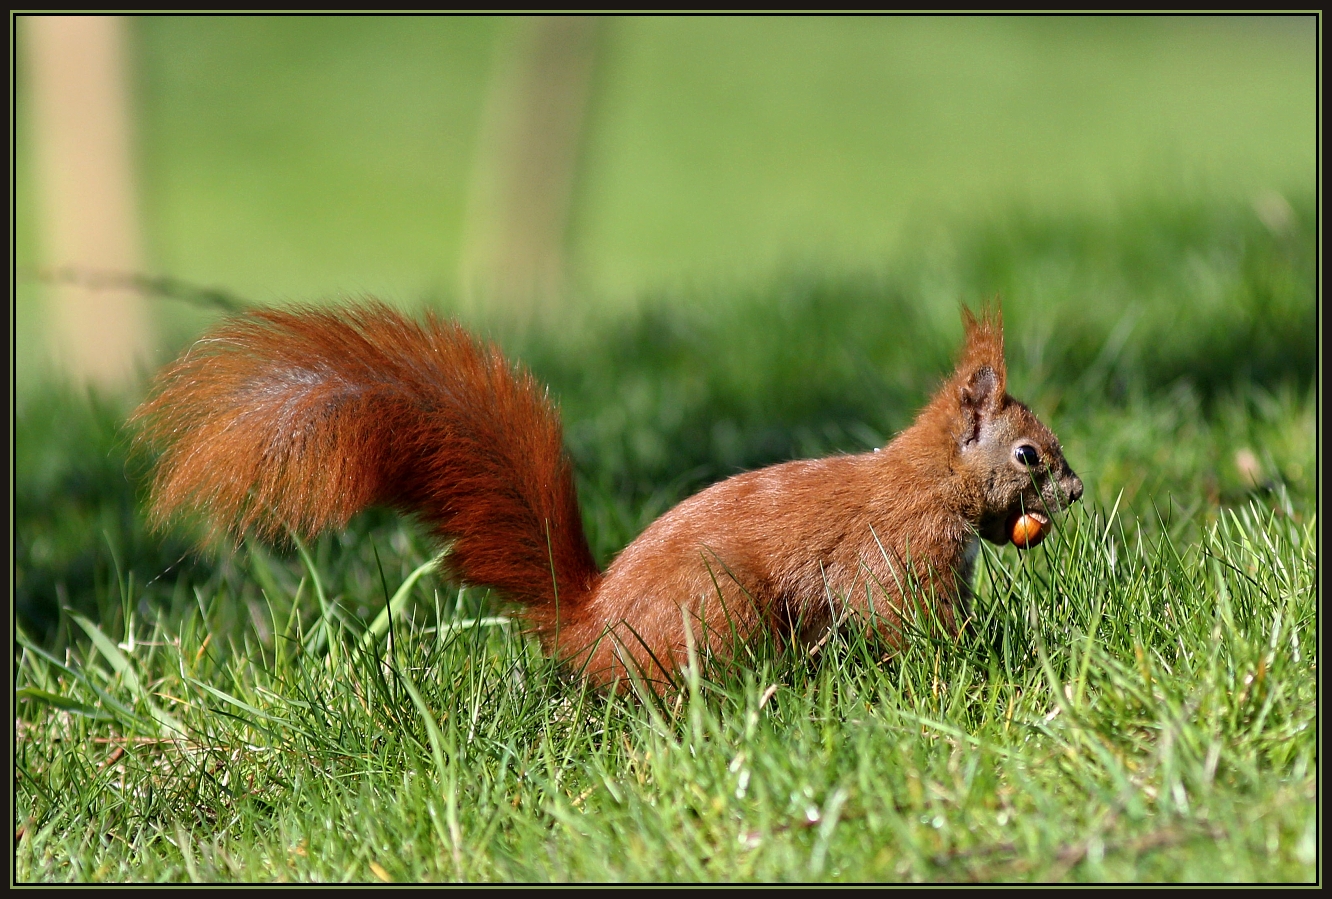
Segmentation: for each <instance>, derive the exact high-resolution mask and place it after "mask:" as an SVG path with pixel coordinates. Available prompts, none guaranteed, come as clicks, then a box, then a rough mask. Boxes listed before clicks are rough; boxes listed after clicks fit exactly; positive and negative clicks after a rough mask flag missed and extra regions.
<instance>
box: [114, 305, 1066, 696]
mask: <svg viewBox="0 0 1332 899" xmlns="http://www.w3.org/2000/svg"><path fill="white" fill-rule="evenodd" d="M964 324H965V329H966V341H965V344H964V347H963V351H962V353H961V357H960V361H959V363H958V366H957V368H956V370H955V371H954V372H953V374H952V376H951V377H949V378H948V380H947V381H945V383H944V384H943V386H941V387H940V389H939V390H938V391H937V392H936V394H935V395H934V397H933V398H932V399H931V400H930V402H929V403H928V404H927V405H926V406H925V408H924V409H923V410H922V411H921V412H920V414H919V415H918V416H917V418H916V420H915V421H914V422H913V424H912V425H911V426H910V427H909V428H907V429H906V430H905V431H903V432H902V433H901V434H899V435H898V436H897V437H896V438H895V439H894V440H893V441H892V442H891V443H889V444H888V445H887V446H885V447H883V448H882V449H881V450H878V451H875V452H873V453H865V454H860V455H844V456H832V457H829V458H825V459H818V460H809V461H797V462H787V463H785V464H782V465H775V466H771V467H769V468H764V469H760V470H757V471H751V472H747V473H744V474H740V475H736V476H735V477H732V478H729V479H727V480H725V481H722V482H720V483H718V484H714V485H712V486H711V487H709V488H707V489H706V490H703V491H702V492H700V493H698V494H697V495H695V496H693V497H691V498H690V499H687V500H685V501H684V502H682V503H680V504H679V505H678V506H676V507H675V508H674V509H672V510H670V511H669V512H667V513H666V514H665V515H663V516H662V517H661V518H659V519H658V520H657V521H655V522H654V523H653V524H652V525H651V526H649V527H648V528H647V530H645V531H644V532H643V534H642V535H640V536H639V537H638V539H636V540H635V541H634V542H633V543H631V544H630V545H629V546H628V547H626V548H625V550H624V551H623V552H622V553H621V554H620V555H619V556H618V557H617V558H616V559H615V561H614V562H613V563H612V564H611V565H610V567H609V568H608V569H607V571H606V572H605V573H604V574H602V573H600V572H599V571H598V570H597V568H596V565H595V564H594V562H593V560H592V555H591V552H590V551H589V549H588V546H587V541H586V539H585V537H584V535H583V528H582V521H581V517H580V513H579V510H578V506H577V499H576V495H575V492H574V486H573V478H572V473H571V469H570V465H569V460H568V458H567V456H566V455H565V453H564V449H563V445H562V438H561V428H560V423H559V418H558V416H557V414H556V412H555V410H554V408H553V407H552V405H551V403H550V402H549V400H548V398H547V397H546V394H545V392H544V391H543V390H542V389H541V388H540V387H539V385H537V384H536V382H535V381H534V380H533V379H532V377H531V376H530V375H529V374H527V373H526V372H524V371H521V370H518V369H515V368H513V367H511V366H510V365H509V364H508V363H506V362H505V361H504V359H503V358H502V357H501V356H500V355H499V353H498V351H496V350H495V349H494V348H493V347H491V346H489V345H485V344H481V343H479V342H477V341H476V340H475V339H473V338H471V337H470V336H469V335H467V334H466V332H464V331H463V330H462V329H461V328H459V327H458V326H457V325H456V324H452V323H448V322H443V321H440V320H438V319H435V318H427V319H426V320H425V321H424V322H422V323H416V322H413V321H411V320H409V319H406V318H404V317H403V316H401V315H399V314H398V313H396V312H394V311H392V310H391V309H389V308H388V307H386V306H383V305H379V304H371V305H365V306H361V307H358V308H346V309H334V310H317V309H295V310H289V311H276V310H265V311H258V312H253V313H250V314H248V315H245V316H242V317H239V318H236V319H232V320H230V321H228V322H226V323H224V324H223V325H221V326H220V327H219V328H218V329H217V330H215V331H214V332H212V333H211V334H209V335H207V336H206V337H204V338H203V339H201V340H200V341H199V342H198V343H196V344H195V346H194V347H193V348H192V349H191V350H190V351H189V352H187V353H186V354H185V355H183V356H182V357H181V358H180V359H179V360H178V361H177V362H175V363H174V364H173V365H171V366H169V367H168V368H166V369H165V370H164V371H163V372H162V373H161V374H160V375H159V377H158V379H157V381H156V383H155V388H154V392H153V394H152V396H151V397H150V398H149V399H148V400H147V401H146V402H145V403H144V405H143V406H142V407H140V409H139V410H138V411H137V412H136V414H135V420H136V422H137V423H138V425H139V427H140V428H141V435H142V439H143V440H144V441H145V442H146V443H147V444H148V445H151V446H155V447H158V448H160V449H161V451H162V454H161V457H160V460H159V462H158V466H157V472H156V478H155V481H154V486H153V495H152V513H153V516H154V520H155V521H157V522H159V523H160V522H164V521H166V520H167V519H169V518H171V517H173V516H175V515H177V514H179V513H181V512H183V511H185V510H189V509H194V510H198V511H200V512H202V514H203V516H204V518H205V520H206V521H208V522H209V523H210V524H211V526H212V527H214V528H215V529H221V530H230V531H232V532H237V533H238V532H241V531H245V530H251V529H252V530H254V531H256V532H257V533H259V534H261V535H263V536H268V537H273V536H278V535H281V534H282V533H284V532H285V531H286V530H287V529H290V530H291V531H292V532H294V533H296V534H298V535H301V536H310V535H313V534H315V533H318V532H320V531H322V530H325V529H329V528H338V527H342V526H343V525H345V524H346V522H347V520H348V519H349V518H350V517H351V515H353V514H354V513H356V512H357V511H359V510H361V509H364V508H366V507H367V506H371V505H380V504H383V505H389V506H393V507H395V508H398V509H401V510H403V511H405V512H409V513H413V514H415V515H417V516H419V517H420V518H421V519H422V520H423V521H424V522H425V523H426V524H427V525H428V526H429V527H431V528H432V530H433V531H434V532H435V534H436V535H437V537H438V538H439V539H440V540H441V541H442V542H445V543H447V544H448V546H449V560H450V566H451V568H452V572H453V574H454V575H455V576H456V577H458V578H459V579H460V580H462V581H465V582H468V583H473V584H478V585H485V586H490V587H495V588H496V589H498V590H499V591H501V592H502V593H503V594H505V595H506V596H507V597H508V598H509V599H511V600H513V601H515V602H516V603H518V604H519V605H520V607H521V608H522V610H523V611H524V613H525V614H526V615H527V616H528V618H529V619H530V620H531V621H532V623H533V624H534V626H535V627H536V629H537V630H538V632H539V633H540V634H541V635H542V638H543V640H544V642H545V644H546V646H547V649H548V650H549V651H551V652H553V653H556V654H557V655H558V656H559V657H560V658H562V659H564V660H566V661H567V662H568V663H570V664H571V665H573V666H575V667H577V668H578V669H580V670H582V671H584V672H585V674H586V675H587V676H588V677H590V678H591V679H592V680H593V681H594V682H596V683H598V684H608V683H610V682H612V681H614V680H616V679H617V678H621V679H622V678H625V677H626V676H630V675H637V676H641V677H643V678H645V679H647V680H648V681H651V682H654V683H656V684H658V685H663V684H666V683H669V682H671V681H672V680H673V679H674V677H675V676H676V673H677V671H678V670H679V668H680V667H681V666H683V665H685V664H687V663H688V658H689V652H690V648H691V646H692V647H693V648H694V650H696V651H699V652H702V653H711V654H715V655H720V656H725V655H727V654H728V653H730V652H731V651H733V649H734V648H735V646H736V645H737V643H738V642H744V641H748V640H753V639H755V638H756V637H759V636H760V635H763V634H776V635H778V636H781V637H783V638H786V639H793V640H796V641H800V642H808V641H812V640H816V639H818V638H819V637H820V636H821V635H822V634H823V633H825V632H826V631H827V629H828V628H829V627H833V626H837V625H838V624H839V623H842V622H848V621H851V622H860V623H861V625H862V626H864V627H867V628H871V629H872V630H873V631H874V632H875V633H877V634H878V635H879V636H881V637H882V638H883V640H884V641H885V642H886V643H887V644H888V645H889V646H892V645H896V644H898V643H900V641H901V639H903V634H904V628H903V621H904V619H905V618H909V617H915V616H917V615H920V614H925V615H927V616H929V617H931V618H933V619H934V620H936V621H937V622H938V623H939V624H941V625H942V626H943V627H944V628H946V629H949V630H956V629H957V628H958V627H959V626H960V624H961V622H962V619H963V617H964V616H965V611H966V610H965V604H966V602H967V599H968V597H969V586H968V582H969V579H970V575H971V565H972V560H973V559H974V545H975V541H976V538H977V535H978V534H979V535H981V536H984V537H986V538H987V539H990V540H992V541H994V542H996V543H1003V542H1005V541H1007V540H1008V539H1009V538H1008V529H1007V527H1006V523H1007V522H1009V521H1010V520H1011V518H1012V516H1013V515H1015V514H1022V510H1023V509H1035V508H1036V507H1037V506H1038V505H1040V506H1044V507H1045V509H1046V510H1047V511H1052V510H1057V509H1059V508H1062V507H1063V506H1064V505H1067V503H1068V502H1071V501H1073V500H1076V499H1077V498H1078V496H1080V495H1081V492H1082V484H1081V482H1080V481H1079V480H1078V479H1077V476H1076V475H1074V474H1073V472H1072V470H1071V469H1069V467H1068V464H1067V462H1066V461H1065V460H1064V458H1063V454H1062V450H1061V449H1060V447H1059V444H1058V441H1057V440H1056V439H1055V437H1054V435H1053V434H1052V433H1051V432H1050V431H1049V430H1048V429H1047V428H1045V426H1044V425H1042V424H1041V423H1040V422H1039V421H1038V420H1037V419H1036V418H1035V416H1034V415H1032V414H1031V412H1030V410H1028V409H1027V407H1026V406H1024V405H1022V404H1021V403H1019V402H1017V401H1016V400H1014V399H1013V398H1012V397H1009V396H1008V395H1007V393H1006V392H1005V384H1006V372H1005V368H1004V358H1003V328H1002V322H1001V321H1000V319H999V315H998V313H997V312H995V313H993V314H987V315H985V316H983V317H982V318H981V319H979V320H978V319H976V318H975V317H974V316H973V315H972V314H971V313H970V312H964ZM1014 447H1021V448H1022V451H1026V450H1030V451H1031V452H1032V453H1034V454H1036V455H1038V456H1039V459H1040V462H1039V465H1036V464H1026V463H1019V462H1015V461H1014V457H1013V453H1014V451H1015V450H1014ZM1025 458H1027V459H1030V458H1033V457H1032V456H1027V457H1025Z"/></svg>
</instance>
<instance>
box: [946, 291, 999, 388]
mask: <svg viewBox="0 0 1332 899" xmlns="http://www.w3.org/2000/svg"><path fill="white" fill-rule="evenodd" d="M962 326H963V328H964V329H965V331H966V343H965V344H964V345H963V347H962V358H961V360H960V361H959V362H958V366H957V370H958V373H959V374H962V373H972V374H971V375H969V377H968V382H970V380H971V379H972V378H974V377H975V376H976V375H979V374H980V373H981V370H982V369H986V368H988V369H990V376H991V377H993V379H994V384H993V385H992V386H993V388H994V390H995V399H998V398H999V397H1001V396H1003V394H1004V390H1005V389H1006V388H1007V385H1006V381H1007V375H1008V370H1007V368H1006V367H1005V366H1004V317H1003V311H1002V309H1001V308H1000V306H999V300H998V298H997V297H996V298H995V301H994V304H993V305H987V306H985V307H983V308H982V309H981V316H980V318H979V319H977V318H976V316H975V315H974V314H972V312H971V310H970V309H968V308H966V307H965V306H964V307H962Z"/></svg>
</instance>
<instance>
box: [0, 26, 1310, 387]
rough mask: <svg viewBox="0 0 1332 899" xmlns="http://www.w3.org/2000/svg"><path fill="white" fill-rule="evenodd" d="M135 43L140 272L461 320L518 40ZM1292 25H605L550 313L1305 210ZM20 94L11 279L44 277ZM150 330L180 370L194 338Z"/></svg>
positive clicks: (29, 286) (391, 32) (466, 36)
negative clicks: (498, 108) (472, 227)
mask: <svg viewBox="0 0 1332 899" xmlns="http://www.w3.org/2000/svg"><path fill="white" fill-rule="evenodd" d="M129 24H130V48H131V78H132V85H133V103H134V112H135V118H134V127H135V135H134V140H135V162H136V166H137V177H138V185H139V194H140V208H141V213H142V220H143V229H144V232H145V233H144V243H145V244H146V255H147V260H148V268H149V270H150V271H151V272H154V273H160V274H167V275H170V276H173V277H176V278H180V279H184V280H186V281H190V282H195V283H199V284H203V285H212V286H219V287H223V288H225V289H227V290H230V291H233V292H235V293H237V294H239V295H241V296H244V297H246V298H249V299H253V300H256V301H260V302H275V301H289V300H309V299H315V298H321V297H331V296H339V295H358V294H363V293H372V294H376V295H379V296H382V297H384V298H387V299H390V300H393V301H395V302H402V303H405V304H408V305H412V304H415V303H418V302H420V301H423V300H429V301H433V302H436V303H442V304H444V305H445V306H449V307H455V308H456V307H457V306H458V302H457V296H458V283H459V261H460V258H461V254H462V253H463V249H464V248H463V241H464V236H465V233H466V231H467V227H468V224H467V218H468V216H469V214H471V215H475V214H476V211H475V208H474V207H473V208H472V209H471V211H470V212H469V200H468V198H469V190H470V189H471V184H472V182H473V180H474V179H475V178H476V177H477V173H478V171H480V169H481V167H482V166H483V165H484V162H485V160H484V159H481V158H479V156H480V154H481V153H483V152H484V149H485V148H484V147H482V146H481V144H480V142H479V137H480V133H481V129H482V119H483V115H484V109H485V106H486V103H487V97H488V91H493V90H494V89H495V83H496V75H497V71H498V70H499V69H500V68H501V67H502V62H503V60H502V56H503V52H504V49H505V47H506V46H508V45H509V44H511V43H512V38H513V34H514V32H515V30H517V29H520V28H521V25H522V23H521V22H519V21H518V20H513V19H503V18H467V17H462V18H454V17H387V18H374V17H337V18H333V17H253V18H251V17H170V16H151V17H141V18H133V19H131V20H130V22H129ZM1315 28H1316V25H1315V19H1314V18H1313V17H1311V16H1303V17H1236V18H1225V17H1222V18H1216V17H1211V18H1195V17H1146V18H1138V17H1130V18H1098V17H1072V18H1059V17H1050V18H1047V17H979V18H967V17H961V18H931V17H884V18H690V17H681V18H666V17H646V18H635V17H625V18H613V19H609V20H606V21H604V22H603V23H602V25H601V28H600V30H599V33H598V37H597V48H596V55H595V66H594V70H593V75H592V79H591V87H590V96H589V100H588V112H587V115H586V117H585V120H584V125H583V128H582V135H581V139H580V142H579V147H578V160H577V166H576V177H575V179H574V185H573V196H572V199H571V202H570V211H569V221H568V228H567V234H566V235H565V241H566V249H567V274H568V290H567V296H568V300H567V301H566V302H568V303H569V304H570V305H572V306H574V307H576V308H578V309H580V310H586V311H590V312H591V313H592V314H593V315H600V314H602V313H605V312H610V313H615V312H616V311H617V310H622V309H625V308H628V307H632V306H634V305H635V304H636V303H637V301H639V300H640V299H641V298H642V297H643V296H645V295H661V294H663V293H670V292H672V291H679V290H681V289H684V288H696V287H698V286H700V285H703V286H712V287H716V286H736V285H746V284H752V283H755V282H756V281H757V280H761V279H764V278H768V277H771V276H772V275H773V274H774V273H781V272H789V271H792V270H805V269H814V270H818V271H822V272H830V271H831V272H879V271H884V270H892V269H893V267H894V266H895V265H896V264H897V263H898V262H899V261H900V260H902V259H904V258H907V259H909V258H912V257H913V256H919V255H920V254H921V253H925V252H929V251H931V250H937V249H939V247H941V246H946V245H947V243H948V241H949V239H950V235H954V234H956V233H958V232H959V231H965V230H966V229H968V228H974V227H976V226H978V225H984V224H986V223H990V222H993V221H995V220H998V219H1002V218H1004V217H1005V216H1008V215H1010V214H1012V212H1013V211H1014V210H1023V211H1025V212H1028V213H1034V214H1039V215H1054V216H1060V215H1069V214H1075V215H1079V216H1092V217H1098V216H1099V217H1112V216H1114V215H1115V214H1116V213H1117V212H1118V211H1121V210H1123V209H1125V208H1132V207H1134V205H1135V204H1139V203H1141V202H1142V201H1144V200H1148V201H1150V200H1152V199H1153V198H1156V199H1161V198H1165V197H1170V198H1179V197H1183V198H1186V199H1191V200H1196V199H1199V198H1209V199H1212V198H1220V199H1237V200H1240V201H1242V202H1246V203H1247V202H1249V201H1250V200H1252V199H1253V198H1255V197H1260V196H1262V195H1264V194H1263V192H1266V191H1276V192H1278V193H1280V194H1281V195H1283V196H1293V197H1299V196H1302V195H1307V194H1309V193H1310V192H1311V191H1312V190H1313V185H1314V179H1315V167H1316V163H1315V159H1316V127H1315V123H1316V117H1315V106H1316V91H1317V79H1316V59H1315V56H1316V31H1315ZM19 38H20V40H19V47H18V49H19V53H20V56H21V55H22V53H23V49H24V48H23V43H22V29H21V28H20V31H19ZM506 42H508V44H506ZM23 78H24V75H23V69H22V68H21V67H20V69H19V79H20V84H19V90H18V91H17V93H16V99H17V118H16V121H17V126H18V134H17V141H16V147H17V151H18V160H17V161H18V165H17V169H16V191H15V202H16V222H17V226H18V227H17V237H16V256H17V260H16V261H17V263H18V266H19V267H20V271H23V270H25V269H26V268H27V267H30V266H33V265H35V264H38V263H39V262H41V261H42V248H41V247H40V246H39V242H40V241H39V238H38V237H37V234H38V229H37V227H36V225H35V212H34V208H35V204H34V198H33V190H32V185H31V175H32V173H31V169H32V165H31V162H32V160H31V147H30V146H29V142H28V141H27V140H26V137H25V134H26V128H27V125H28V122H29V118H30V116H29V115H28V112H29V110H28V109H27V108H26V104H25V94H24V91H23V87H24V85H23V83H22V81H23ZM42 296H43V291H42V290H41V289H39V288H38V287H37V286H35V285H34V284H33V283H31V281H30V280H25V279H21V280H20V284H19V291H18V297H17V324H18V340H17V349H18V382H19V389H20V399H21V398H22V396H23V395H26V392H27V390H28V388H29V387H30V386H31V385H32V384H33V382H34V381H35V380H37V379H39V378H40V376H41V375H40V373H41V371H42V364H43V363H42V351H41V349H40V347H41V343H40V341H39V340H37V339H35V336H36V335H37V334H38V333H39V329H40V328H41V326H42V299H41V298H42ZM960 299H964V298H963V297H954V298H952V299H951V300H950V301H949V305H950V306H953V305H955V304H956V302H957V301H958V300H960ZM1012 299H1013V300H1015V301H1016V300H1017V299H1018V298H1012ZM155 308H157V309H159V310H160V314H161V315H162V316H164V322H163V328H164V330H165V334H166V337H165V342H166V343H167V344H168V345H170V346H172V347H175V346H178V345H179V344H180V342H181V341H182V340H184V339H185V338H186V337H187V336H188V335H189V334H190V333H192V332H193V331H194V330H196V329H197V328H198V327H199V326H200V324H201V323H200V321H199V320H198V316H192V315H190V314H189V313H188V312H186V311H182V310H181V309H179V308H177V307H174V306H172V305H171V304H164V305H162V306H160V307H155ZM464 311H465V312H467V311H469V310H468V309H466V308H464ZM474 311H475V310H474V309H473V310H471V312H474ZM949 314H951V311H950V313H949ZM165 352H166V350H164V351H163V353H164V355H165Z"/></svg>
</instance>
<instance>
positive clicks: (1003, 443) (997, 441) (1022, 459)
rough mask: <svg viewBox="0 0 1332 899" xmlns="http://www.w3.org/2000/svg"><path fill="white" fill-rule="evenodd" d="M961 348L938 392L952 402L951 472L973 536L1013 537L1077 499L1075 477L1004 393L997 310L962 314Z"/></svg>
mask: <svg viewBox="0 0 1332 899" xmlns="http://www.w3.org/2000/svg"><path fill="white" fill-rule="evenodd" d="M962 319H963V323H964V325H965V327H966V345H965V347H964V349H963V353H962V359H961V361H960V362H959V363H958V366H957V370H956V371H955V372H954V374H953V376H952V377H951V378H950V379H949V381H948V383H947V384H946V385H945V386H944V388H943V390H942V391H941V392H940V394H941V395H940V397H939V398H940V399H941V400H944V401H945V402H946V403H947V404H948V405H949V406H953V404H954V403H955V404H956V405H955V406H954V409H955V410H956V414H955V415H954V416H950V417H951V418H952V420H953V422H954V426H953V433H952V437H953V439H954V441H955V445H956V455H955V457H954V460H955V461H954V470H955V471H956V472H957V473H958V474H960V475H962V478H961V483H962V484H963V485H964V486H963V491H964V492H965V493H966V494H967V496H966V497H965V500H966V503H965V504H966V506H967V508H968V512H969V515H968V517H969V518H971V519H972V523H973V524H974V525H976V528H977V530H978V531H979V533H980V535H981V536H982V537H984V538H985V539H986V540H989V541H990V542H991V543H996V544H1000V545H1002V544H1004V543H1007V542H1009V540H1010V539H1013V540H1015V541H1016V540H1018V538H1017V537H1014V534H1015V531H1014V527H1015V525H1016V523H1017V522H1018V520H1019V518H1021V517H1022V516H1024V515H1030V516H1031V518H1030V519H1027V521H1028V522H1030V523H1031V526H1036V525H1039V532H1038V533H1037V534H1035V535H1034V539H1031V540H1030V542H1025V543H1021V544H1020V545H1023V546H1024V547H1025V546H1034V545H1035V544H1036V542H1039V540H1040V538H1041V537H1042V536H1044V533H1045V532H1046V531H1047V530H1048V529H1049V524H1050V516H1051V515H1052V514H1053V513H1055V512H1059V511H1062V510H1063V509H1065V508H1067V507H1068V505H1069V504H1070V503H1073V502H1076V501H1077V500H1078V499H1079V498H1080V497H1081V496H1082V481H1081V480H1080V479H1079V478H1078V476H1077V475H1076V474H1074V473H1073V469H1071V468H1069V465H1068V462H1067V461H1066V460H1065V459H1064V452H1063V450H1062V449H1061V448H1060V446H1059V439H1058V438H1057V437H1055V435H1054V432H1053V431H1051V430H1050V429H1049V428H1047V427H1046V426H1045V425H1044V424H1042V423H1041V421H1040V420H1039V419H1038V418H1037V417H1036V416H1035V415H1034V414H1032V411H1031V410H1030V409H1028V408H1027V407H1026V405H1024V404H1023V403H1020V402H1018V401H1017V400H1015V399H1013V397H1011V396H1009V395H1008V393H1007V390H1006V383H1005V382H1006V377H1007V371H1006V369H1005V366H1004V333H1003V322H1002V319H1001V316H1000V313H999V311H998V310H997V309H995V310H994V311H993V312H988V313H984V314H983V315H982V318H981V319H980V320H977V319H976V317H975V316H974V315H972V314H971V311H970V310H967V309H964V310H963V312H962Z"/></svg>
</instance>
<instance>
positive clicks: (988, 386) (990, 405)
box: [958, 365, 1004, 446]
mask: <svg viewBox="0 0 1332 899" xmlns="http://www.w3.org/2000/svg"><path fill="white" fill-rule="evenodd" d="M1003 392H1004V390H1003V386H1002V384H1001V383H1000V380H999V375H998V373H996V372H995V370H994V369H993V368H991V367H990V366H988V365H983V366H981V367H980V368H978V369H976V370H975V371H973V372H972V373H971V375H970V376H969V377H968V378H967V379H966V380H965V381H963V382H962V386H961V388H960V389H959V396H958V399H959V400H960V401H961V407H962V408H961V412H962V445H963V446H966V445H968V444H971V443H975V442H976V441H977V440H979V439H980V426H981V420H982V419H984V418H985V417H986V416H987V415H989V414H990V413H991V412H993V411H994V410H995V409H996V408H997V407H998V405H999V402H1000V401H1001V400H1002V399H1003Z"/></svg>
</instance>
